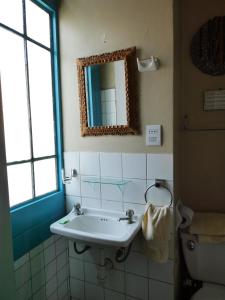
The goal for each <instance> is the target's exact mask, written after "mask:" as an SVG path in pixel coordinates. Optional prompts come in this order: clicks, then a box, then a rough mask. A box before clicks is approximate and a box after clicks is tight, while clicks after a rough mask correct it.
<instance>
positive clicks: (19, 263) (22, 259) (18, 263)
mask: <svg viewBox="0 0 225 300" xmlns="http://www.w3.org/2000/svg"><path fill="white" fill-rule="evenodd" d="M28 260H29V255H28V254H25V255H23V256H22V257H20V258H19V259H17V260H16V261H15V262H14V269H15V270H16V269H18V268H20V267H21V266H22V265H24V264H25V263H26V262H27V261H28Z"/></svg>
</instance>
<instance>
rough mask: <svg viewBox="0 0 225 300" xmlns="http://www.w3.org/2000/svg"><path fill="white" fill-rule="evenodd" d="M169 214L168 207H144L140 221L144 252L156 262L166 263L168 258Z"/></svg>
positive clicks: (148, 205)
mask: <svg viewBox="0 0 225 300" xmlns="http://www.w3.org/2000/svg"><path fill="white" fill-rule="evenodd" d="M170 225H171V213H170V208H169V206H163V207H155V206H154V205H152V204H147V205H146V210H145V213H144V216H143V219H142V232H143V235H144V238H145V243H144V252H145V254H146V256H148V257H149V258H151V259H152V260H153V261H156V262H161V263H163V262H166V261H167V260H168V257H169V240H170Z"/></svg>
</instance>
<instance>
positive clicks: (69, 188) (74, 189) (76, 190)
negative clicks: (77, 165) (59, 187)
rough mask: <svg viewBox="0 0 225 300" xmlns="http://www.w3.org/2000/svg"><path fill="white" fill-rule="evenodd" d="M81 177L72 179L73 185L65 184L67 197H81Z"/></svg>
mask: <svg viewBox="0 0 225 300" xmlns="http://www.w3.org/2000/svg"><path fill="white" fill-rule="evenodd" d="M80 185H81V183H80V175H78V176H77V177H75V178H72V181H71V183H67V184H65V190H66V195H71V196H78V197H79V196H80Z"/></svg>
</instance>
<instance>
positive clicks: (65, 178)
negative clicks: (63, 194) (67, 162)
mask: <svg viewBox="0 0 225 300" xmlns="http://www.w3.org/2000/svg"><path fill="white" fill-rule="evenodd" d="M77 176H78V173H77V170H76V169H71V171H70V175H69V176H67V175H65V172H64V169H62V182H63V184H70V183H71V181H72V179H73V178H75V177H77Z"/></svg>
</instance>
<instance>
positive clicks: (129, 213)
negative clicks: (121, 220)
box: [126, 209, 134, 218]
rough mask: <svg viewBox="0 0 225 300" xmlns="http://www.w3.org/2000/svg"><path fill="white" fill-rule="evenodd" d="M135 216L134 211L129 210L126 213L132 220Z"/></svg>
mask: <svg viewBox="0 0 225 300" xmlns="http://www.w3.org/2000/svg"><path fill="white" fill-rule="evenodd" d="M133 215H134V211H133V209H128V210H127V211H126V216H128V217H129V218H132V217H133Z"/></svg>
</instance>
